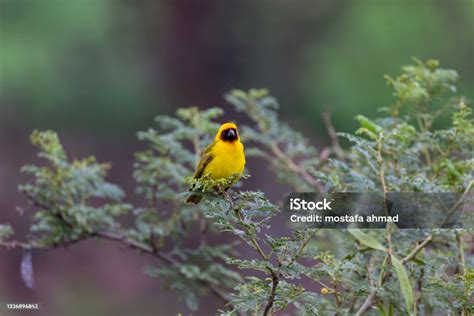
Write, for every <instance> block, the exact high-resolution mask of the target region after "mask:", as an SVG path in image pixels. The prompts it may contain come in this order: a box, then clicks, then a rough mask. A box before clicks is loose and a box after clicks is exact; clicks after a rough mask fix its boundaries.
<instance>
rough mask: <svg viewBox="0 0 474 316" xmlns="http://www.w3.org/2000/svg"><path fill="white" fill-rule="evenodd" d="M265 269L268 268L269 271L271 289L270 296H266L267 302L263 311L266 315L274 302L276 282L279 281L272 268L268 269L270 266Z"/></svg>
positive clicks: (265, 315)
mask: <svg viewBox="0 0 474 316" xmlns="http://www.w3.org/2000/svg"><path fill="white" fill-rule="evenodd" d="M267 269H268V271H269V272H270V274H271V276H272V289H271V292H270V296H269V297H268V303H267V305H266V306H265V310H264V311H263V315H264V316H267V315H268V314H269V313H270V310H271V309H272V307H273V303H274V302H275V296H276V290H277V287H278V283H279V279H278V276H277V275H276V274H275V272H273V270H272V269H270V268H267Z"/></svg>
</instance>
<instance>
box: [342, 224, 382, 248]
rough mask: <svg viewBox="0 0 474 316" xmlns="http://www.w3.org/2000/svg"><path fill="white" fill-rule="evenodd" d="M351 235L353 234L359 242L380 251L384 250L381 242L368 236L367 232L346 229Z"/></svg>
mask: <svg viewBox="0 0 474 316" xmlns="http://www.w3.org/2000/svg"><path fill="white" fill-rule="evenodd" d="M347 231H348V232H349V233H350V234H351V235H352V236H354V237H355V238H356V239H357V240H358V241H359V242H360V243H361V244H363V245H365V246H367V247H369V248H372V249H377V250H381V251H386V250H387V248H385V247H384V246H383V245H382V244H381V243H379V242H378V241H377V240H376V239H375V238H374V237H372V236H370V235H369V234H366V233H364V232H363V231H361V230H360V229H354V228H350V229H348V230H347Z"/></svg>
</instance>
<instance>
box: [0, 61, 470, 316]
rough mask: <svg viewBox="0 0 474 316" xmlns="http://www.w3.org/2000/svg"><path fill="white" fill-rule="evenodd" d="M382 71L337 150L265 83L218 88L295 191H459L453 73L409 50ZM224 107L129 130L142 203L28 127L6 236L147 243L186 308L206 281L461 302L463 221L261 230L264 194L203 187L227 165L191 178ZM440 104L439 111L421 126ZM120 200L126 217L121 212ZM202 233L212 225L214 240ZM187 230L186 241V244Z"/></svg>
mask: <svg viewBox="0 0 474 316" xmlns="http://www.w3.org/2000/svg"><path fill="white" fill-rule="evenodd" d="M386 78H387V82H388V84H389V86H391V87H392V88H393V90H394V95H395V97H396V99H395V101H394V103H393V104H392V105H391V106H389V107H386V108H383V109H381V111H382V112H383V113H385V114H384V115H385V116H384V117H379V118H368V117H365V116H363V115H358V116H357V117H356V120H357V122H358V123H359V124H360V128H359V129H358V130H357V131H356V132H355V134H348V133H341V134H339V136H341V137H343V138H345V139H348V140H349V141H350V142H351V143H352V147H351V149H350V150H349V151H346V152H343V154H342V155H341V152H342V149H341V148H340V147H339V144H338V142H337V139H333V144H332V146H331V147H330V148H323V149H322V150H320V151H319V150H317V149H316V148H315V147H313V146H312V145H310V142H309V141H308V140H307V139H306V138H304V136H303V135H302V134H301V133H299V132H296V131H295V130H293V129H292V128H291V127H289V126H288V125H286V124H284V123H282V122H281V121H280V120H279V118H278V115H277V110H278V103H277V101H276V99H275V98H273V97H272V96H270V95H268V92H267V91H266V90H250V91H249V92H244V91H240V90H235V91H232V92H231V93H229V94H228V95H227V96H226V99H227V100H228V101H229V102H230V103H231V104H232V105H233V106H234V107H235V109H236V110H237V111H239V112H242V113H244V114H245V115H247V116H248V118H249V120H250V121H251V122H252V124H251V125H250V126H241V127H240V128H241V131H242V139H243V142H244V143H245V145H246V153H247V156H248V157H256V158H262V159H264V160H266V161H267V162H268V165H269V167H270V168H271V170H272V171H273V173H274V174H275V175H276V176H277V178H278V179H280V180H281V181H283V182H284V183H286V184H288V185H290V186H292V187H293V188H294V189H295V190H298V191H304V190H306V191H319V192H336V191H338V192H345V191H355V192H378V193H381V194H383V195H385V194H386V193H388V192H394V191H395V192H399V191H400V192H401V191H406V192H413V191H415V192H416V191H421V192H446V191H448V192H459V193H461V194H463V197H465V196H467V193H468V191H469V190H470V188H471V187H472V170H473V167H474V165H473V164H474V160H473V159H472V149H473V139H474V137H473V136H474V127H473V119H472V118H471V109H470V107H468V106H467V105H466V104H467V101H466V100H463V99H462V98H459V97H455V96H453V95H452V94H453V93H454V92H455V85H454V84H455V81H456V80H457V74H456V72H455V71H452V70H444V69H440V68H439V65H438V62H437V61H434V60H429V61H427V62H426V63H423V62H420V61H415V65H412V66H407V67H404V68H403V74H402V75H400V76H398V77H397V78H391V77H388V76H387V77H386ZM222 113H223V112H222V110H221V109H219V108H210V109H207V110H199V109H197V108H195V107H192V108H186V109H180V110H178V112H177V118H171V117H163V116H159V117H157V118H156V123H157V127H156V128H150V129H148V130H146V131H143V132H139V133H138V138H139V139H140V140H141V141H144V142H146V143H147V145H148V149H146V150H144V151H142V152H138V153H137V154H136V156H135V158H136V162H135V165H134V167H135V170H134V174H133V176H134V179H135V181H136V187H137V193H138V194H140V195H141V196H143V200H144V203H143V205H130V204H127V203H124V192H123V191H122V190H121V189H120V188H118V187H117V186H116V185H113V184H111V183H109V182H107V181H106V180H105V177H106V173H107V170H108V168H109V165H107V164H100V163H98V162H96V160H95V159H94V158H92V157H90V158H85V159H82V160H69V159H68V157H67V155H66V153H65V151H64V149H63V147H62V146H61V144H60V142H59V139H58V137H57V135H56V134H55V133H54V132H51V131H46V132H37V131H35V132H34V133H33V134H32V137H31V140H32V143H33V144H34V145H36V146H38V147H39V149H40V154H39V156H40V157H41V158H44V159H46V161H47V164H46V165H45V166H33V165H31V166H26V167H25V168H24V169H23V170H24V171H25V172H28V173H30V174H32V176H33V177H32V180H31V182H29V183H28V184H25V185H23V186H21V190H22V191H23V192H24V193H25V194H26V195H27V197H28V198H29V199H30V200H31V201H32V202H33V204H34V205H35V206H36V207H37V209H36V211H35V214H34V217H33V225H32V227H31V233H32V237H30V238H29V239H28V240H27V241H26V242H25V243H20V242H18V243H10V244H9V245H10V246H19V247H23V248H27V249H29V248H34V249H35V248H38V249H45V248H46V249H50V248H55V247H58V246H66V245H70V244H72V243H75V242H78V241H80V240H83V239H86V238H102V239H107V240H112V241H115V242H120V243H123V244H125V245H127V246H129V247H131V248H133V249H136V250H138V251H141V252H144V253H147V254H149V255H151V256H153V257H156V258H157V259H158V260H159V264H158V265H156V264H150V266H148V267H147V268H146V270H145V271H146V273H148V274H149V275H150V276H152V277H159V278H162V279H163V280H164V281H165V284H166V285H167V286H168V287H170V288H172V289H174V290H177V291H179V292H180V293H181V294H182V297H183V298H184V300H185V302H186V304H187V306H188V307H189V308H190V309H191V310H198V309H199V297H200V296H202V295H206V294H208V293H210V294H212V295H214V296H216V297H217V298H219V299H221V300H222V301H223V302H224V303H226V305H225V307H224V308H223V310H220V311H219V313H221V314H223V315H236V314H264V315H272V314H277V313H279V312H280V311H285V310H286V311H291V312H292V313H293V312H294V313H295V314H301V315H334V314H337V315H352V314H357V315H362V314H364V313H365V312H373V311H374V310H377V311H378V312H379V313H380V314H381V315H393V314H394V313H398V314H416V313H420V314H427V315H428V314H433V313H443V314H464V315H468V314H469V313H472V306H473V297H472V291H473V271H472V264H473V257H472V256H469V255H468V256H466V251H465V249H464V245H465V241H466V240H467V237H468V236H472V230H459V229H458V230H455V229H432V230H402V229H398V228H397V227H395V226H393V225H388V226H387V228H386V229H383V230H372V231H371V230H367V231H363V230H357V229H349V230H324V229H309V228H308V229H305V230H294V231H293V232H292V233H290V234H288V235H287V236H275V234H274V232H272V227H271V225H272V220H273V217H275V216H278V215H279V214H280V212H281V210H280V207H279V206H278V203H276V202H275V203H273V202H271V201H269V200H268V199H267V198H266V196H265V194H264V193H263V192H260V191H242V190H239V189H238V187H239V185H240V184H239V183H238V184H237V186H235V187H234V189H233V190H231V191H229V192H225V191H224V192H220V191H217V192H216V191H214V190H213V189H212V188H214V187H216V186H217V187H224V186H226V185H227V184H229V183H232V182H234V181H235V180H236V179H235V178H231V179H223V180H218V181H213V180H210V179H207V178H204V179H200V180H193V179H189V178H188V177H189V176H190V175H191V174H192V171H193V167H194V165H195V162H196V161H197V160H198V158H199V155H200V150H201V149H202V148H203V147H204V145H205V144H207V143H209V142H210V140H211V137H212V135H213V133H214V132H215V131H216V130H217V127H218V124H217V123H216V120H217V119H218V117H219V116H220V115H222ZM446 114H450V116H451V124H449V126H447V127H445V128H436V129H435V128H434V126H435V125H436V123H437V120H438V119H439V118H442V117H444V116H446ZM328 129H329V127H328ZM250 171H251V170H250ZM189 184H192V185H193V186H194V187H196V186H197V187H199V188H200V189H201V191H202V194H203V195H205V198H204V199H203V201H202V202H201V203H200V204H198V205H186V204H184V203H183V201H184V199H185V197H186V196H187V195H188V187H189ZM126 214H128V215H130V214H132V215H133V218H134V220H135V223H134V225H131V226H130V225H125V224H124V223H125V221H124V220H122V218H121V217H122V216H123V215H126ZM216 233H221V234H223V235H222V238H220V241H219V242H216V241H215V240H213V236H214V235H215V234H216ZM11 234H12V232H11V230H10V228H8V226H0V242H1V244H0V245H8V244H7V241H4V240H3V239H6V238H7V237H8V236H10V235H11ZM232 236H235V238H233V237H232ZM2 238H3V239H2ZM191 238H192V239H193V240H194V241H196V242H194V243H191V244H190V243H188V242H186V241H187V240H190V239H191ZM235 240H240V241H242V245H240V246H238V245H237V244H236V243H235ZM334 245H338V246H337V247H335V246H334ZM241 247H250V248H251V249H253V251H254V252H253V253H254V256H252V257H243V256H241V255H240V254H239V253H238V250H239V249H241ZM457 258H459V260H457ZM400 292H401V293H402V295H399V293H400Z"/></svg>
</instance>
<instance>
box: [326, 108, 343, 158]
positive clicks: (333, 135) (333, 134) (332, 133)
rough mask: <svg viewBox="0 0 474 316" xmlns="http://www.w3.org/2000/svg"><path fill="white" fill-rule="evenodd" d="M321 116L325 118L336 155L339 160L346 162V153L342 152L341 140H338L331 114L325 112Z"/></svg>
mask: <svg viewBox="0 0 474 316" xmlns="http://www.w3.org/2000/svg"><path fill="white" fill-rule="evenodd" d="M321 116H322V117H323V121H324V125H326V130H327V132H328V135H329V138H330V139H331V144H332V148H333V151H334V154H335V155H336V157H337V159H339V160H340V161H344V160H345V159H344V151H343V150H342V148H341V145H340V144H339V139H338V138H337V134H336V130H335V129H334V126H333V125H332V122H331V113H330V112H324V113H323V114H322V115H321Z"/></svg>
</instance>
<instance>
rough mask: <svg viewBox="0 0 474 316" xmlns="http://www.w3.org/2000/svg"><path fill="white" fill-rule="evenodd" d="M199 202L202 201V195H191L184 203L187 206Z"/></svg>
mask: <svg viewBox="0 0 474 316" xmlns="http://www.w3.org/2000/svg"><path fill="white" fill-rule="evenodd" d="M201 200H202V195H198V194H193V195H191V196H190V197H188V198H187V199H186V201H185V202H186V203H188V204H198V203H199V202H201Z"/></svg>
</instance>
